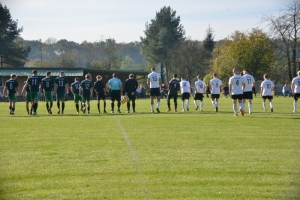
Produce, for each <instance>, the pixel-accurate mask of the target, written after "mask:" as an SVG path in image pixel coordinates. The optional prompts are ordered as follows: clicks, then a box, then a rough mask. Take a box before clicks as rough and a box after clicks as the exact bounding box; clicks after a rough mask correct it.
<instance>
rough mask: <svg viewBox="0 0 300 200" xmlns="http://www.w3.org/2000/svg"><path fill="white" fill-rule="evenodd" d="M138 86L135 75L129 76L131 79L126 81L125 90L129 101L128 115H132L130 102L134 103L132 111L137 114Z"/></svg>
mask: <svg viewBox="0 0 300 200" xmlns="http://www.w3.org/2000/svg"><path fill="white" fill-rule="evenodd" d="M138 86H139V85H138V82H137V80H136V79H134V75H133V74H129V79H127V80H126V81H125V84H124V89H123V94H124V95H127V96H128V99H129V101H128V102H127V113H130V101H132V110H133V112H135V99H136V89H137V88H138Z"/></svg>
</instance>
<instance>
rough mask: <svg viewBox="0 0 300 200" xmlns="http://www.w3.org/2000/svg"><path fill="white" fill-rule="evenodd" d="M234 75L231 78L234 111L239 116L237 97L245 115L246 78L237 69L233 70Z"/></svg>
mask: <svg viewBox="0 0 300 200" xmlns="http://www.w3.org/2000/svg"><path fill="white" fill-rule="evenodd" d="M232 73H233V76H232V77H231V78H230V79H229V83H228V84H229V95H230V97H231V99H232V103H233V112H234V116H238V114H237V106H236V103H237V99H238V102H239V106H240V113H241V114H242V115H244V111H243V102H242V100H243V88H245V79H244V77H243V76H241V75H240V74H239V73H238V71H237V69H235V68H234V69H233V70H232Z"/></svg>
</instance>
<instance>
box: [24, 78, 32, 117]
mask: <svg viewBox="0 0 300 200" xmlns="http://www.w3.org/2000/svg"><path fill="white" fill-rule="evenodd" d="M26 82H27V81H25V82H24V84H26ZM25 90H26V93H25V102H26V110H27V114H29V103H31V106H30V114H31V115H32V111H33V108H32V105H33V102H32V99H31V89H30V85H27V87H26V88H25Z"/></svg>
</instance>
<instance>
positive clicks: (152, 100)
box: [150, 96, 155, 112]
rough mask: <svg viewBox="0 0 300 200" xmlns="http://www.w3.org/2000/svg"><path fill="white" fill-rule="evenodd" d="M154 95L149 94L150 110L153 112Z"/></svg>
mask: <svg viewBox="0 0 300 200" xmlns="http://www.w3.org/2000/svg"><path fill="white" fill-rule="evenodd" d="M154 98H155V97H154V96H150V108H151V112H154V106H153V104H154Z"/></svg>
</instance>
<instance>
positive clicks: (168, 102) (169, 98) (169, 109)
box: [167, 94, 171, 112]
mask: <svg viewBox="0 0 300 200" xmlns="http://www.w3.org/2000/svg"><path fill="white" fill-rule="evenodd" d="M170 100H171V94H168V96H167V105H168V110H167V112H170V111H171V104H170Z"/></svg>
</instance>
